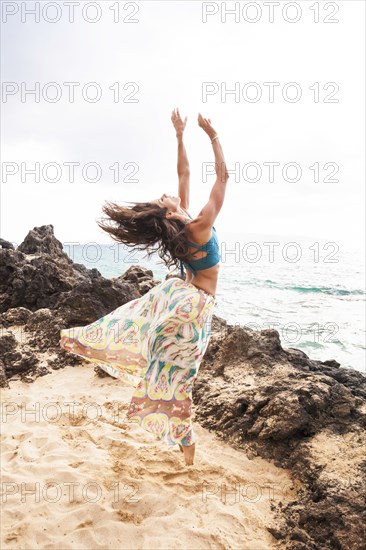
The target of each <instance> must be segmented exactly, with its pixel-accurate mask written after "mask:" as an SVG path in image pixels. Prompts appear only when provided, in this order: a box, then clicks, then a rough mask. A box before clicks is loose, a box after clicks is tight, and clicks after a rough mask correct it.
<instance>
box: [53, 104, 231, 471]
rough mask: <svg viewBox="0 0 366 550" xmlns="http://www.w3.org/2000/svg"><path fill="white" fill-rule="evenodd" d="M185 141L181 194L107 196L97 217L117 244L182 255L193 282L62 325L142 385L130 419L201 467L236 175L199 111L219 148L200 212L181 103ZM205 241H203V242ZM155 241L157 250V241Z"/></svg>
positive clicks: (179, 132)
mask: <svg viewBox="0 0 366 550" xmlns="http://www.w3.org/2000/svg"><path fill="white" fill-rule="evenodd" d="M171 119H172V122H173V125H174V128H175V130H176V136H177V139H178V176H179V187H178V197H172V196H169V195H167V194H165V193H164V194H163V195H161V196H160V197H159V198H157V199H155V200H152V201H149V202H145V203H132V204H133V206H132V207H123V206H118V205H117V204H115V203H110V202H109V203H107V205H106V206H104V207H103V212H104V213H106V214H107V216H108V218H107V220H106V222H108V223H106V222H98V225H99V226H100V227H101V228H102V229H103V230H105V231H107V232H108V233H109V234H110V235H111V237H112V238H113V239H114V240H116V241H117V242H120V243H124V244H126V245H127V246H130V247H133V248H135V249H136V248H137V249H140V250H148V251H149V252H148V254H152V253H153V252H154V251H155V250H157V252H158V253H159V255H160V257H161V258H162V259H163V260H164V262H165V264H166V265H167V266H168V267H169V266H170V265H172V264H175V265H177V263H178V262H180V267H181V275H183V264H184V265H185V266H186V268H187V270H188V272H187V274H186V278H185V280H183V278H181V277H179V276H176V277H170V278H169V279H165V280H164V281H162V282H161V283H160V284H158V285H156V286H155V287H153V288H152V289H151V290H150V291H149V292H148V293H146V294H145V295H143V296H142V297H141V298H137V299H135V300H132V301H130V302H128V303H126V304H124V305H122V306H120V307H119V308H117V309H116V310H114V311H112V312H111V313H109V314H108V315H105V316H104V317H102V318H101V319H98V320H97V321H95V322H94V323H91V324H90V325H87V326H84V327H73V328H69V329H63V330H61V333H60V335H61V339H60V345H61V346H62V347H63V348H64V349H65V350H67V351H71V352H72V353H75V354H76V355H80V356H82V357H84V358H85V359H88V360H89V361H91V362H92V363H96V364H97V365H99V366H100V367H101V368H102V369H103V370H105V371H106V372H108V373H109V374H111V375H112V376H114V377H116V378H118V379H120V380H123V381H125V382H127V383H129V384H131V385H133V386H134V388H135V391H134V393H133V396H132V399H131V403H130V407H129V410H128V413H127V418H128V419H129V420H131V421H133V422H137V423H139V424H140V425H141V426H142V427H143V428H144V429H146V430H147V431H149V432H151V433H153V434H155V435H156V436H157V438H158V439H160V440H162V441H165V442H166V443H167V444H169V445H175V444H178V445H179V447H180V450H181V451H182V452H183V453H184V459H185V463H186V464H187V465H192V464H193V461H194V454H195V441H196V437H195V433H194V431H193V427H192V421H191V412H192V387H193V383H194V381H195V379H196V376H197V373H198V369H199V365H200V363H201V360H202V358H203V355H204V353H205V351H206V349H207V346H208V342H209V339H210V335H211V321H212V314H213V307H214V305H215V303H216V298H215V294H216V286H217V279H218V271H219V265H218V264H219V260H220V256H219V253H218V241H217V236H216V231H215V228H214V227H213V223H214V221H215V219H216V217H217V215H218V213H219V212H220V209H221V207H222V204H223V202H224V197H225V190H226V183H227V180H228V177H229V176H228V173H227V169H226V165H225V161H224V155H223V152H222V149H221V145H220V142H219V138H218V135H217V133H216V132H215V130H214V129H213V127H212V126H211V121H210V119H206V118H203V117H202V116H201V114H199V115H198V124H199V126H200V127H201V128H202V129H203V130H204V132H206V134H207V135H208V136H209V138H210V140H211V143H212V146H213V150H214V155H215V167H216V175H217V178H216V181H215V184H214V186H213V188H212V190H211V194H210V198H209V200H208V202H207V204H206V205H205V206H204V207H203V208H202V210H201V212H200V213H199V215H198V216H197V217H196V218H194V219H193V218H192V217H191V216H190V214H189V212H188V209H189V177H190V172H189V163H188V159H187V155H186V151H185V147H184V144H183V133H184V129H185V126H186V122H187V117H186V118H185V120H184V122H183V120H182V118H181V116H180V114H179V110H178V109H175V110H174V111H173V113H172V117H171ZM199 243H203V244H201V245H200V244H199ZM154 245H156V246H157V249H154V248H153V246H154Z"/></svg>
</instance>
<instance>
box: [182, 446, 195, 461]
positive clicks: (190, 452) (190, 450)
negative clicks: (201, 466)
mask: <svg viewBox="0 0 366 550" xmlns="http://www.w3.org/2000/svg"><path fill="white" fill-rule="evenodd" d="M195 451H196V444H195V443H193V445H190V446H189V447H183V454H184V460H185V462H186V465H187V466H192V464H193V460H194V453H195Z"/></svg>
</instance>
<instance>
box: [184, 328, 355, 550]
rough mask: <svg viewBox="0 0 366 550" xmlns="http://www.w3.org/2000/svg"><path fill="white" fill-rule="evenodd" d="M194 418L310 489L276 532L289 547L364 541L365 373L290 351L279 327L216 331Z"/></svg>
mask: <svg viewBox="0 0 366 550" xmlns="http://www.w3.org/2000/svg"><path fill="white" fill-rule="evenodd" d="M193 399H194V403H195V405H196V408H195V410H196V418H197V420H199V422H200V423H201V424H202V425H203V426H204V427H206V428H208V429H210V430H214V431H215V432H216V433H217V435H218V436H219V437H221V438H223V439H225V440H226V441H228V440H229V441H231V443H232V444H233V445H234V446H236V447H239V448H244V449H245V450H246V453H247V454H248V455H249V456H257V455H259V456H261V457H263V458H266V459H269V460H273V461H274V462H275V464H276V465H277V466H282V467H286V468H289V469H291V471H292V472H293V474H294V477H295V478H296V479H297V480H299V481H301V483H302V484H303V486H304V487H305V488H306V490H305V491H303V492H299V495H298V499H297V500H295V501H292V502H288V503H286V504H285V503H282V504H281V514H283V516H284V517H285V518H286V520H287V521H286V524H285V525H284V524H283V523H282V524H281V519H280V518H279V526H280V527H279V528H278V529H275V530H273V529H272V530H271V532H272V534H273V535H274V536H275V537H276V538H277V539H278V540H279V541H282V543H283V544H286V548H291V549H292V548H297V549H303V550H305V549H306V550H308V549H314V550H318V549H328V548H345V549H346V548H347V549H349V548H354V549H361V548H362V547H363V544H364V542H363V541H364V538H363V534H364V533H363V528H362V525H365V524H366V506H365V504H366V503H365V494H366V493H365V491H364V490H363V489H362V487H363V488H365V465H366V455H365V453H364V449H366V436H365V433H366V432H365V427H366V378H365V377H364V376H363V375H362V374H361V373H360V372H358V371H355V370H352V369H344V368H341V366H340V365H339V363H337V362H336V361H332V360H331V361H325V362H322V361H314V360H311V359H310V358H309V357H308V356H307V355H306V354H305V353H304V352H302V351H300V350H296V349H283V348H282V346H281V342H280V339H279V333H278V332H277V331H276V330H263V331H252V330H250V329H244V328H241V327H237V326H236V327H232V326H226V327H222V328H221V330H219V331H217V332H216V333H214V334H213V335H212V338H211V341H210V345H209V347H208V350H207V352H206V354H205V357H204V359H203V361H202V363H201V366H200V376H199V377H198V379H197V380H196V383H195V388H194V392H193Z"/></svg>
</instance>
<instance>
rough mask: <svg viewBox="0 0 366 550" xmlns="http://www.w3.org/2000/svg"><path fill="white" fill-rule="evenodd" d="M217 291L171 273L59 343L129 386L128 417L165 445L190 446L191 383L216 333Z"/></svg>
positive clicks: (68, 332)
mask: <svg viewBox="0 0 366 550" xmlns="http://www.w3.org/2000/svg"><path fill="white" fill-rule="evenodd" d="M215 305H216V299H215V296H213V295H212V294H208V293H207V292H205V291H204V290H202V289H199V288H197V287H196V286H195V285H194V284H193V283H189V282H186V281H183V280H182V279H180V278H177V277H171V278H169V279H166V280H164V281H162V282H161V283H160V284H158V285H157V286H155V287H153V288H152V289H151V290H150V291H149V292H147V294H144V295H143V296H142V297H141V298H137V299H135V300H132V301H130V302H127V303H126V304H124V305H122V306H120V307H118V308H117V309H115V310H114V311H112V312H111V313H109V314H108V315H105V316H104V317H101V318H100V319H98V320H97V321H94V322H93V323H91V324H90V325H86V326H83V327H73V328H69V329H63V330H61V332H60V336H61V340H60V345H61V347H62V348H63V349H65V350H66V351H69V352H72V353H74V354H76V355H79V356H81V357H83V358H85V359H87V360H88V361H91V362H92V363H95V364H97V365H98V366H99V367H100V368H101V369H103V370H104V371H105V372H107V373H108V374H110V375H111V376H113V377H115V378H117V379H119V380H121V381H124V382H127V383H128V384H130V385H132V386H133V387H134V388H135V389H134V393H133V395H132V399H131V402H130V406H129V409H128V413H127V419H128V420H129V421H132V422H137V423H138V424H139V425H140V426H142V428H144V429H145V430H147V431H148V432H151V433H153V434H154V435H156V436H157V438H158V439H159V440H162V441H164V442H165V443H167V444H168V445H175V444H177V443H179V444H180V445H183V446H189V445H193V443H195V441H196V437H195V433H194V430H193V427H192V420H191V414H192V388H193V384H194V381H195V379H196V377H197V374H198V369H199V366H200V363H201V361H202V358H203V356H204V354H205V351H206V349H207V346H208V343H209V340H210V336H211V323H212V315H213V308H214V306H215Z"/></svg>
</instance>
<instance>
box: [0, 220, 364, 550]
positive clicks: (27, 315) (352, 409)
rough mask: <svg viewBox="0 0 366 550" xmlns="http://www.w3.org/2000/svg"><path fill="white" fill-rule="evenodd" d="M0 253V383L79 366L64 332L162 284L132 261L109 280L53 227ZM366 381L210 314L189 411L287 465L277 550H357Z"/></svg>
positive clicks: (265, 333) (272, 333)
mask: <svg viewBox="0 0 366 550" xmlns="http://www.w3.org/2000/svg"><path fill="white" fill-rule="evenodd" d="M0 246H1V248H0V386H1V387H8V386H9V380H13V379H17V378H18V379H19V378H21V379H22V380H24V381H29V382H32V381H33V380H34V379H35V378H37V377H38V376H43V375H45V374H47V373H48V372H50V370H51V369H59V368H62V367H64V366H66V365H77V364H80V363H82V359H81V358H79V357H78V356H76V355H74V354H72V353H68V352H66V351H64V350H63V349H62V348H61V347H60V345H59V333H60V330H61V329H62V328H68V327H72V326H85V325H87V324H89V323H92V322H93V321H95V320H96V319H98V318H100V317H101V316H103V315H105V314H106V313H109V312H110V311H112V310H113V309H115V308H117V307H119V306H120V305H122V304H124V303H126V302H128V301H130V300H132V299H135V298H138V297H140V296H142V295H143V294H145V293H147V292H148V291H149V290H150V289H151V288H152V287H153V286H155V285H156V284H157V283H159V281H156V280H154V279H153V273H152V271H149V270H146V269H143V268H141V267H137V266H132V267H130V269H128V270H127V271H126V272H125V273H124V274H123V275H121V276H120V277H116V278H114V279H105V278H104V277H102V276H101V274H100V273H99V271H98V270H97V269H87V268H86V267H85V266H83V265H81V264H75V263H73V262H72V260H71V259H70V258H69V257H68V256H67V255H66V254H65V253H64V252H63V250H62V245H61V243H60V242H59V241H58V240H57V239H56V238H55V237H54V235H53V227H52V226H51V225H48V226H42V227H38V228H34V229H33V230H32V231H30V232H29V234H28V235H27V237H26V238H25V240H24V242H23V243H22V244H21V245H20V246H19V247H18V248H17V249H16V250H14V247H13V246H12V244H11V243H9V242H8V241H4V240H3V239H1V240H0ZM172 276H173V275H172ZM95 370H96V372H97V373H98V374H99V373H100V375H103V376H108V374H106V373H105V372H104V371H101V369H98V367H95ZM365 383H366V379H365V377H364V376H362V374H361V373H359V372H357V371H355V370H352V369H344V368H342V367H341V366H340V365H339V363H337V362H336V361H334V360H328V361H323V362H322V361H314V360H311V359H310V358H309V357H308V356H307V355H306V354H305V353H304V352H302V351H300V350H297V349H294V348H288V349H284V348H282V345H281V341H280V338H279V333H278V332H277V331H276V330H262V331H253V330H251V329H248V328H245V329H244V328H241V327H237V326H235V327H233V326H230V325H228V324H227V322H226V321H225V320H223V319H220V318H218V317H216V316H215V315H214V317H213V323H212V337H211V340H210V343H209V346H208V349H207V351H206V354H205V357H204V360H203V361H202V363H201V366H200V374H199V376H198V378H197V380H196V383H195V386H194V389H193V400H194V403H195V415H196V418H197V420H199V421H200V423H201V424H202V425H203V426H205V427H206V428H208V429H210V430H214V431H215V432H216V434H217V435H218V437H221V438H223V439H225V440H226V441H228V442H230V443H231V444H232V445H233V446H234V447H238V448H242V449H245V451H246V453H247V455H248V456H249V457H253V456H257V455H259V456H262V457H263V458H265V459H267V460H271V461H274V463H275V464H276V465H277V466H280V467H285V468H289V469H290V470H291V472H292V474H293V479H294V480H295V481H297V482H298V484H299V486H300V487H301V489H300V490H299V491H298V495H297V498H296V500H290V501H287V502H286V501H285V499H283V500H284V502H282V501H281V502H279V503H277V502H275V503H274V504H273V507H274V509H275V510H276V513H277V514H278V526H277V527H276V528H273V527H271V528H268V529H269V531H270V532H271V534H272V535H273V536H274V537H275V539H277V540H278V544H279V548H285V549H288V550H290V549H291V550H309V549H310V550H319V549H320V550H323V549H324V550H325V549H347V550H349V549H352V550H358V549H361V548H364V537H363V534H364V533H363V531H362V524H363V523H365V521H366V517H365V501H364V496H363V495H364V491H363V490H362V489H363V483H364V472H365V465H366V459H365V454H364V448H365V446H366V438H365V424H366V404H365V401H366V384H365Z"/></svg>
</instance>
